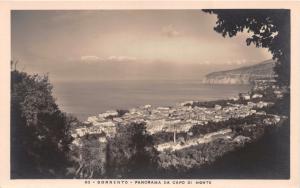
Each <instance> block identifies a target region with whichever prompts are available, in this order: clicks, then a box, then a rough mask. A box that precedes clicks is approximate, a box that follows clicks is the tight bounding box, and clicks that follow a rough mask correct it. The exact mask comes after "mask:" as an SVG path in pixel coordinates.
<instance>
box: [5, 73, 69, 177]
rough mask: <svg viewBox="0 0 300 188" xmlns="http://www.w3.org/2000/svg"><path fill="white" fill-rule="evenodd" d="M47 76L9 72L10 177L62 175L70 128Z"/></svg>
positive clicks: (65, 163) (63, 175) (64, 171)
mask: <svg viewBox="0 0 300 188" xmlns="http://www.w3.org/2000/svg"><path fill="white" fill-rule="evenodd" d="M74 121H75V119H74V118H71V117H69V116H67V115H66V114H65V113H63V112H61V111H60V110H59V108H58V106H57V104H56V103H55V99H54V98H53V96H52V86H51V84H50V83H49V81H48V77H47V76H38V75H28V74H26V73H25V72H20V71H18V70H16V69H14V70H12V71H11V178H64V177H65V173H66V168H67V166H68V165H70V161H69V156H68V152H69V144H70V143H71V141H72V137H71V136H70V134H69V128H70V126H71V125H72V124H74Z"/></svg>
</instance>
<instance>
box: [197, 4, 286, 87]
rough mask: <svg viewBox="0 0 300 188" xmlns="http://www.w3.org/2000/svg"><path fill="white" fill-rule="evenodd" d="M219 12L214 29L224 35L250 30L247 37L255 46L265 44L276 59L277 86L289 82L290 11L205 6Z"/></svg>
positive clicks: (215, 12) (230, 35) (247, 40)
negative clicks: (249, 34)
mask: <svg viewBox="0 0 300 188" xmlns="http://www.w3.org/2000/svg"><path fill="white" fill-rule="evenodd" d="M203 11H204V12H207V13H213V14H216V15H217V16H218V20H217V22H216V26H215V27H214V30H215V31H216V32H218V33H221V34H222V35H223V37H226V36H229V37H233V36H235V35H237V33H238V32H244V31H247V32H251V34H252V36H251V37H249V38H247V39H246V43H247V45H250V44H251V43H252V44H254V45H255V46H256V47H262V48H268V50H269V51H270V52H271V53H272V55H273V59H274V60H277V62H276V65H275V68H274V71H275V73H276V74H277V75H278V77H277V78H276V79H277V83H278V84H279V85H280V86H286V87H289V85H290V11H289V10H285V9H245V10H237V9H235V10H230V9H226V10H225V9H224V10H223V9H208V10H203Z"/></svg>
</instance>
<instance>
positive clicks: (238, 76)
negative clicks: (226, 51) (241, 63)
mask: <svg viewBox="0 0 300 188" xmlns="http://www.w3.org/2000/svg"><path fill="white" fill-rule="evenodd" d="M274 65H275V61H273V60H267V61H263V62H261V63H258V64H256V65H252V66H245V67H241V68H238V69H233V70H227V71H219V72H212V73H209V74H207V75H206V76H205V78H204V79H203V83H206V84H250V82H251V81H252V80H255V79H258V78H272V77H274V71H273V67H274Z"/></svg>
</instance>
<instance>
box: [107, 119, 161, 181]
mask: <svg viewBox="0 0 300 188" xmlns="http://www.w3.org/2000/svg"><path fill="white" fill-rule="evenodd" d="M156 161H157V151H156V150H155V148H154V144H153V140H152V137H151V136H150V135H148V133H147V132H146V128H145V126H144V124H135V123H133V124H130V125H126V126H124V125H120V126H118V127H117V134H116V136H115V138H113V139H110V140H109V142H108V148H107V176H108V177H109V178H121V177H122V178H130V177H134V178H147V177H151V176H152V174H153V173H154V170H155V169H156V168H157V164H156Z"/></svg>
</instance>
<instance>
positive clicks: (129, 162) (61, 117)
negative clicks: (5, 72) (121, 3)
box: [0, 7, 295, 187]
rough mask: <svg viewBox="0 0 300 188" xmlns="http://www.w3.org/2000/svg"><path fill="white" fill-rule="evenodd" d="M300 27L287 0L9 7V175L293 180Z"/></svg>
mask: <svg viewBox="0 0 300 188" xmlns="http://www.w3.org/2000/svg"><path fill="white" fill-rule="evenodd" d="M291 29H292V25H291V9H288V8H234V9H233V8H230V9H229V8H197V7H196V8H193V9H185V8H182V9H166V8H164V9H158V8H157V9H153V8H151V9H150V8H149V9H145V8H143V9H136V8H135V9H99V8H97V9H92V8H91V9H81V10H80V9H73V10H72V9H70V10H69V9H65V10H64V9H40V10H38V9H20V8H18V9H15V10H10V41H11V46H10V49H11V54H10V62H6V63H7V64H10V65H9V66H10V78H9V79H10V80H9V82H10V86H9V87H10V91H9V93H10V109H9V110H10V117H9V119H10V125H9V131H10V135H9V138H10V139H9V143H10V146H9V150H10V153H9V161H10V162H9V163H10V164H9V166H10V169H9V172H8V173H9V178H10V179H11V180H29V179H31V180H43V179H61V180H62V179H68V180H69V179H81V180H91V181H92V183H93V180H103V181H104V180H108V179H110V180H130V179H135V180H136V182H139V183H141V184H151V183H153V184H155V181H158V182H156V183H158V184H159V181H160V180H164V179H168V180H178V181H180V180H197V179H198V180H204V179H205V180H208V181H210V180H221V179H223V180H224V179H225V180H232V179H236V180H287V181H288V180H290V178H291V155H292V153H291V150H292V148H291V131H290V129H291V126H292V124H291V104H292V103H291V92H292V91H291ZM2 63H3V62H2ZM293 126H295V125H293ZM150 180H151V181H150ZM87 182H90V181H87ZM204 183H205V182H204ZM88 184H90V183H88ZM209 184H210V183H209ZM0 187H1V185H0Z"/></svg>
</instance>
